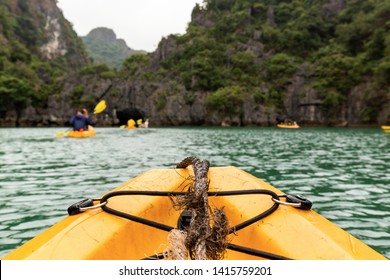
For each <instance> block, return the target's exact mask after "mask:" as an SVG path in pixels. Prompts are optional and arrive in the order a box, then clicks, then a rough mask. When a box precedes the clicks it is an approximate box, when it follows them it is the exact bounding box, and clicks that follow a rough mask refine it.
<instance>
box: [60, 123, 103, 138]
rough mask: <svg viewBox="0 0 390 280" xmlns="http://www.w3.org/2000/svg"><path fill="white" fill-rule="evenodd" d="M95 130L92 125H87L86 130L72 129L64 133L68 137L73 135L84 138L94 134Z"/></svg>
mask: <svg viewBox="0 0 390 280" xmlns="http://www.w3.org/2000/svg"><path fill="white" fill-rule="evenodd" d="M95 135H96V131H95V129H94V128H93V127H92V126H90V125H89V126H88V130H86V131H76V130H72V131H69V132H67V133H66V136H68V137H73V138H86V137H91V136H95Z"/></svg>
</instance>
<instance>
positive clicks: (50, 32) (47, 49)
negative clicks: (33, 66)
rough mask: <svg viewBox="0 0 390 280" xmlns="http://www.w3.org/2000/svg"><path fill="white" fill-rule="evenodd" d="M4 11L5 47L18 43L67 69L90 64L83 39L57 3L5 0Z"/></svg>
mask: <svg viewBox="0 0 390 280" xmlns="http://www.w3.org/2000/svg"><path fill="white" fill-rule="evenodd" d="M1 9H2V10H3V13H2V15H3V20H2V28H1V29H0V30H1V31H2V32H1V33H2V37H3V38H5V41H4V42H5V46H7V44H10V43H11V42H12V41H18V42H19V43H21V44H23V45H25V46H26V47H27V48H28V49H30V50H31V52H32V53H33V54H35V55H37V56H38V57H39V58H40V59H42V60H44V61H49V62H53V63H58V61H65V62H64V64H65V65H63V66H64V67H69V68H76V69H77V68H80V67H82V66H84V65H86V64H88V58H87V55H86V53H85V51H84V48H83V45H82V42H81V40H80V38H78V37H77V34H76V33H75V32H74V31H73V29H72V26H71V24H70V23H69V22H68V21H67V20H66V19H65V18H64V16H63V14H62V12H61V10H60V9H59V8H58V7H57V5H56V1H55V0H27V1H25V0H2V2H1ZM7 18H8V19H10V20H9V21H7V20H6V19H7ZM13 21H15V22H16V25H15V24H13V23H12V22H13ZM10 47H11V48H12V46H10Z"/></svg>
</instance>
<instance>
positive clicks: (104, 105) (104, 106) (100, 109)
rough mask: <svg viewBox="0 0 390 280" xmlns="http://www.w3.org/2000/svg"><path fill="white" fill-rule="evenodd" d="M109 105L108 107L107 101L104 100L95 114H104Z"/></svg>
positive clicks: (97, 107) (98, 105)
mask: <svg viewBox="0 0 390 280" xmlns="http://www.w3.org/2000/svg"><path fill="white" fill-rule="evenodd" d="M106 107H107V105H106V101H105V100H102V101H100V102H99V103H98V104H97V105H96V107H95V110H94V111H93V113H94V114H100V113H101V112H103V111H104V110H105V109H106Z"/></svg>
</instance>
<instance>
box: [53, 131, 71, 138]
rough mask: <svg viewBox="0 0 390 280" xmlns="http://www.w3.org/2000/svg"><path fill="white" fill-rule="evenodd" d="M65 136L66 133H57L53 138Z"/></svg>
mask: <svg viewBox="0 0 390 280" xmlns="http://www.w3.org/2000/svg"><path fill="white" fill-rule="evenodd" d="M67 134H68V131H64V132H58V133H56V134H55V137H63V136H65V135H67Z"/></svg>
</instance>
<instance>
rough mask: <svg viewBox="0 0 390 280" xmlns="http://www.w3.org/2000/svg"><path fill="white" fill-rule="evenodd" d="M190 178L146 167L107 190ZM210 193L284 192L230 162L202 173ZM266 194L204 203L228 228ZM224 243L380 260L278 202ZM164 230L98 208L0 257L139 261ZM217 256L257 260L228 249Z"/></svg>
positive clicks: (312, 256)
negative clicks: (223, 218)
mask: <svg viewBox="0 0 390 280" xmlns="http://www.w3.org/2000/svg"><path fill="white" fill-rule="evenodd" d="M191 176H193V173H192V168H191V167H188V168H186V169H153V170H150V171H147V172H145V173H143V174H141V175H139V176H138V177H136V178H134V179H132V180H130V181H129V182H126V183H124V184H123V185H121V186H119V187H118V188H116V189H114V190H113V191H126V190H150V191H169V192H173V191H183V190H184V189H185V188H186V187H187V186H188V185H189V184H191V182H192V181H191V180H189V179H190V178H191ZM208 178H209V180H210V185H209V191H231V190H256V189H262V190H270V191H273V192H276V193H277V194H283V193H282V192H281V191H279V190H277V189H276V188H274V187H273V186H271V185H269V184H267V183H266V182H264V181H262V180H260V179H258V178H256V177H254V176H252V175H250V174H248V173H246V172H244V171H242V170H240V169H238V168H235V167H214V168H210V170H209V171H208ZM273 204H274V202H273V201H272V200H271V198H270V196H267V195H261V194H256V195H240V196H214V197H212V196H209V205H210V206H211V207H212V208H214V207H224V208H223V209H224V211H225V213H226V216H227V218H228V221H229V224H230V225H231V226H233V225H237V224H239V223H241V222H243V221H245V220H248V219H251V218H252V217H255V216H256V215H258V214H259V213H261V212H263V211H265V210H267V209H269V208H270V207H272V205H273ZM107 205H108V206H109V207H110V208H114V209H117V210H119V211H122V212H125V213H129V214H131V215H135V216H138V217H143V218H147V219H149V220H152V221H156V222H158V223H163V224H166V225H169V226H171V227H176V226H177V221H178V219H179V216H180V213H181V211H177V210H175V209H174V208H173V207H172V201H171V199H170V198H169V197H160V196H142V195H140V196H138V195H137V196H130V197H129V196H117V197H112V198H111V199H110V200H109V201H108V203H107ZM228 239H229V242H230V243H232V244H236V245H238V246H245V247H249V248H253V249H255V250H262V251H266V252H270V253H272V254H277V255H280V256H284V257H286V258H291V259H303V260H318V259H326V260H339V259H366V260H368V259H376V260H379V259H386V258H385V257H384V256H382V255H381V254H379V253H377V252H376V251H374V250H373V249H371V248H370V247H369V246H367V245H366V244H364V243H363V242H361V241H360V240H358V239H356V238H355V237H353V236H352V235H350V234H349V233H347V232H346V231H344V230H342V229H341V228H339V227H338V226H337V225H335V224H334V223H332V222H330V221H329V220H327V219H325V218H324V217H322V216H321V215H319V214H318V213H316V212H315V211H313V210H301V209H297V208H294V207H291V206H286V205H280V206H279V207H278V208H277V210H276V211H275V212H273V213H272V214H270V215H268V216H266V217H265V218H263V219H261V220H260V221H258V222H256V223H254V224H252V225H250V226H248V227H246V228H244V229H241V230H238V231H237V232H235V233H233V234H230V235H229V237H228ZM168 243H169V242H168V232H166V231H164V230H160V229H156V228H153V227H150V226H148V225H144V224H141V223H138V222H134V221H130V220H128V219H125V218H122V217H118V216H115V215H112V214H110V213H107V212H105V211H103V210H102V209H101V208H97V209H92V210H88V211H85V212H82V213H80V214H76V215H73V216H68V217H66V218H64V219H63V220H62V221H60V222H58V223H57V224H55V225H54V226H52V227H51V228H49V229H48V230H46V231H44V232H43V233H42V234H40V235H38V236H37V237H35V238H33V239H32V240H30V241H28V242H27V243H25V244H24V245H22V246H21V247H19V248H17V249H16V250H14V251H13V252H11V253H10V254H8V255H7V256H5V257H4V258H3V259H8V260H10V259H40V260H47V259H73V260H83V259H88V260H118V259H122V260H123V259H132V260H137V259H144V258H146V257H148V256H152V255H154V254H156V253H159V252H162V251H164V250H165V249H166V247H167V245H168ZM224 259H236V260H237V259H244V260H250V259H262V258H261V257H258V256H253V255H248V254H245V253H240V252H237V251H235V250H230V249H227V250H226V252H225V255H224Z"/></svg>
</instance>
